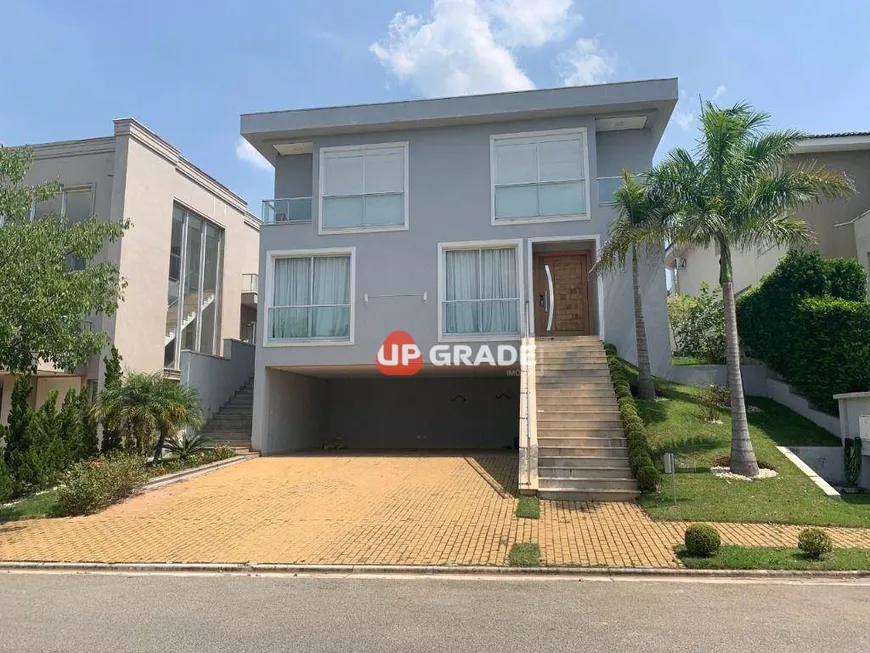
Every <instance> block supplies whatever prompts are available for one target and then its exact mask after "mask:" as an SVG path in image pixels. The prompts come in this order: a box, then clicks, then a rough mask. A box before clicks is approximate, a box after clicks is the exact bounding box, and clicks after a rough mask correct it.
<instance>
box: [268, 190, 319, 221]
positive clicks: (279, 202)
mask: <svg viewBox="0 0 870 653" xmlns="http://www.w3.org/2000/svg"><path fill="white" fill-rule="evenodd" d="M263 222H265V223H266V224H308V223H310V222H311V198H310V197H286V198H283V199H274V200H263Z"/></svg>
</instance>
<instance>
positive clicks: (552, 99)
mask: <svg viewBox="0 0 870 653" xmlns="http://www.w3.org/2000/svg"><path fill="white" fill-rule="evenodd" d="M676 99H677V83H676V80H675V79H664V80H651V81H640V82H631V83H621V84H607V85H599V86H586V87H573V88H560V89H550V90H537V91H526V92H516V93H499V94H492V95H481V96H469V97H458V98H445V99H434V100H421V101H410V102H394V103H386V104H374V105H361V106H344V107H330V108H319V109H300V110H291V111H279V112H272V113H258V114H248V115H243V116H242V118H241V133H242V135H243V136H244V137H245V138H246V139H247V140H248V141H249V142H250V143H251V144H252V145H253V146H254V147H255V148H256V149H257V150H258V151H259V152H260V153H261V154H262V155H263V156H265V157H266V158H267V159H268V160H269V161H270V162H271V163H272V164H273V165H274V166H275V197H276V198H277V199H274V200H267V201H266V202H264V216H263V217H264V225H263V228H262V238H261V241H260V278H261V280H262V288H263V295H262V298H263V300H261V301H260V305H259V307H258V324H259V325H260V334H258V337H257V362H256V376H255V384H254V387H255V389H256V391H255V397H254V427H253V447H254V448H255V449H259V450H260V451H262V452H264V453H275V452H282V451H291V450H300V449H308V448H320V447H321V446H324V445H325V446H327V447H331V446H345V447H348V448H406V449H407V448H410V449H413V448H430V449H431V448H468V449H474V448H490V449H491V448H502V447H503V448H515V447H516V446H517V443H518V441H519V446H520V448H521V452H522V451H523V448H524V447H527V446H528V445H527V443H528V442H529V440H527V438H526V435H525V434H524V435H523V436H522V437H521V426H520V423H521V413H522V412H523V411H522V410H521V406H520V401H521V396H523V393H524V392H526V391H527V390H528V383H527V382H525V381H523V380H521V379H522V378H523V375H524V373H525V372H527V371H528V370H527V369H526V366H522V368H520V367H519V366H515V367H514V368H513V369H511V370H506V369H505V368H503V367H502V368H499V367H493V366H482V367H469V366H461V365H454V366H437V365H434V364H433V363H432V361H431V360H430V357H429V349H430V348H431V347H432V346H433V345H438V344H448V345H453V344H464V345H468V346H469V348H470V349H472V350H474V351H477V348H478V347H479V346H480V345H482V344H484V343H493V344H505V343H507V344H514V345H519V344H520V342H521V340H522V341H524V342H526V339H525V338H524V337H523V336H524V335H526V333H527V334H528V336H529V337H530V339H531V338H534V337H535V336H537V337H538V338H539V339H543V338H545V337H553V336H584V335H585V336H587V338H586V339H584V338H582V337H581V338H576V339H574V340H570V339H569V340H564V341H562V342H566V343H569V344H570V343H571V342H576V343H578V344H577V348H576V350H575V351H573V352H571V351H563V350H561V349H560V350H559V351H554V352H553V355H555V356H559V355H561V354H563V353H564V355H565V356H566V357H567V360H569V362H570V364H572V365H574V364H575V363H577V362H578V361H579V362H580V363H582V362H583V361H582V355H583V353H584V352H586V351H588V352H589V361H590V364H592V366H594V367H595V368H596V374H600V377H599V378H598V379H597V380H596V381H595V384H598V383H600V384H601V385H600V388H599V386H598V385H595V387H594V388H593V385H594V384H592V383H590V384H589V386H588V389H590V391H589V393H587V394H586V395H585V396H586V397H587V398H588V397H591V398H593V401H594V397H597V396H599V395H597V394H596V393H597V392H598V391H599V389H600V392H601V393H603V394H601V396H602V397H603V399H602V401H604V399H607V401H608V402H609V401H610V400H611V398H612V387H611V386H610V380H609V377H607V369H606V365H605V364H604V363H603V352H601V342H600V341H601V339H604V340H606V341H608V342H612V343H614V344H615V345H616V346H617V347H618V348H619V351H620V353H622V354H623V355H625V356H626V357H627V358H629V359H633V358H635V331H634V312H633V305H632V293H631V281H630V275H628V274H625V273H622V274H617V275H615V276H612V277H604V278H603V279H600V278H596V277H594V276H590V274H589V269H590V268H591V267H592V265H593V264H594V263H595V260H596V257H597V253H598V250H599V249H600V247H601V246H602V244H603V242H604V241H605V239H606V237H607V228H608V224H609V223H610V222H611V220H612V219H613V218H614V216H615V210H614V208H613V206H612V194H613V191H614V190H615V188H617V187H618V186H619V183H620V182H619V176H620V174H621V171H622V170H623V169H624V168H625V169H628V170H629V171H631V172H634V173H639V172H642V171H643V170H645V169H647V168H648V167H649V166H650V165H651V162H652V157H653V153H654V152H655V149H656V147H657V145H658V143H659V140H660V138H661V136H662V132H663V131H664V129H665V126H666V125H667V122H668V119H669V117H670V115H671V112H672V110H673V108H674V105H675V103H676ZM641 269H642V270H643V280H642V286H643V298H644V310H645V315H646V326H647V331H648V338H649V342H650V350H651V353H652V357H653V368H654V370H656V371H663V370H664V369H665V368H666V367H667V366H668V365H669V363H670V347H669V342H668V325H667V311H666V306H665V295H666V292H665V283H664V274H663V271H664V270H663V263H662V261H661V258H660V257H659V259H658V260H649V261H646V260H645V261H642V268H641ZM550 283H552V284H553V285H552V286H550ZM395 330H402V331H405V332H407V333H408V334H410V335H411V336H412V337H413V339H414V341H415V342H416V344H417V345H418V346H419V348H420V350H422V352H423V353H424V360H425V362H424V364H423V366H422V369H420V370H419V372H418V373H417V374H416V375H415V376H414V377H413V378H409V377H401V378H398V377H387V376H384V375H382V374H381V373H380V372H379V371H378V368H377V366H376V363H375V361H376V356H377V353H378V350H379V348H380V347H381V345H382V343H383V342H384V339H385V338H386V337H387V335H388V334H390V333H391V332H393V331H395ZM554 342H555V345H554V346H557V347H558V344H559V341H558V340H557V341H552V340H550V341H548V344H552V343H554ZM585 347H588V349H585ZM575 355H577V356H581V359H578V358H576V357H575ZM540 364H541V363H540V362H539V363H538V365H539V366H540ZM601 366H604V367H603V369H602V367H601ZM576 367H577V368H578V369H579V368H580V367H582V365H577V366H576ZM569 376H570V373H569ZM576 378H577V377H576V376H571V378H570V379H568V380H567V381H568V382H571V381H572V380H576ZM556 380H557V381H558V380H559V379H558V378H557V379H556ZM524 384H525V385H524ZM607 393H609V395H608V394H607ZM538 394H539V396H540V390H539V391H538ZM582 394H583V393H582V391H581V392H578V393H577V396H578V397H579V396H581V395H582ZM566 401H568V402H570V401H571V400H570V398H569V399H567V400H566ZM612 408H613V410H614V411H615V399H613V400H612ZM569 410H570V408H569ZM608 410H610V404H608ZM612 417H613V413H610V414H609V415H608V418H612ZM616 419H617V420H618V414H617V416H616ZM619 428H620V429H621V423H620V426H619ZM538 429H539V432H540V426H539V427H538ZM620 434H621V431H620ZM601 439H603V438H601ZM593 444H595V443H593ZM541 446H543V444H542V445H541ZM542 451H543V450H542ZM542 455H543V453H542ZM622 462H626V468H627V461H620V463H622ZM626 473H627V472H626ZM620 483H625V484H630V485H631V486H632V487H633V483H634V481H633V480H621V481H620ZM541 487H544V485H543V484H542V486H541Z"/></svg>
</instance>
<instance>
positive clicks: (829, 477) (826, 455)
mask: <svg viewBox="0 0 870 653" xmlns="http://www.w3.org/2000/svg"><path fill="white" fill-rule="evenodd" d="M789 450H790V451H791V452H792V453H793V454H795V455H796V456H797V457H798V458H800V459H801V460H802V461H804V462H805V463H806V464H807V466H808V467H810V469H812V470H813V471H814V472H815V473H816V474H818V475H819V476H821V477H822V478H823V479H825V480H826V481H827V482H828V483H831V484H833V485H843V484H844V483H845V480H846V470H845V467H844V456H843V447H789Z"/></svg>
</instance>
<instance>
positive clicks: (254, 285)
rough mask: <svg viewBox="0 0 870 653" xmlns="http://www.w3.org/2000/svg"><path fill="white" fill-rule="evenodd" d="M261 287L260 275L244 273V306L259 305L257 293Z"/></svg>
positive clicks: (253, 306)
mask: <svg viewBox="0 0 870 653" xmlns="http://www.w3.org/2000/svg"><path fill="white" fill-rule="evenodd" d="M259 288H260V275H258V274H255V273H248V274H243V275H242V306H248V307H250V308H256V307H257V293H258V292H259Z"/></svg>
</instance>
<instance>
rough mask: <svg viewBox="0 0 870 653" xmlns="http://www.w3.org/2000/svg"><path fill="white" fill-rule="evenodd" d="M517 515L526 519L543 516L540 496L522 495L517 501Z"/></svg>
mask: <svg viewBox="0 0 870 653" xmlns="http://www.w3.org/2000/svg"><path fill="white" fill-rule="evenodd" d="M517 517H521V518H524V519H540V518H541V502H540V501H539V500H538V497H520V500H519V501H517Z"/></svg>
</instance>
